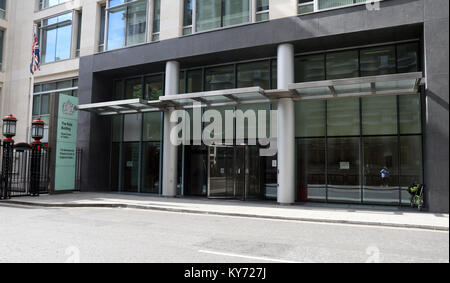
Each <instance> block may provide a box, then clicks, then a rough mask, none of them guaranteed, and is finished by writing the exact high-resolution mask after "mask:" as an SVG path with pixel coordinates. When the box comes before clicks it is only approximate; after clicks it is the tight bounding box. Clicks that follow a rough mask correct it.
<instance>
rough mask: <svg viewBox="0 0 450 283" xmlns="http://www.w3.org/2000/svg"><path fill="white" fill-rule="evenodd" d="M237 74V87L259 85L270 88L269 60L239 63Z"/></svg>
mask: <svg viewBox="0 0 450 283" xmlns="http://www.w3.org/2000/svg"><path fill="white" fill-rule="evenodd" d="M237 76H238V77H237V80H238V82H237V83H238V85H237V87H238V88H241V87H252V86H259V87H261V88H263V89H270V61H267V60H266V61H261V62H252V63H245V64H239V65H238V66H237Z"/></svg>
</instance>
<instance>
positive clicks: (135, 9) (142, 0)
mask: <svg viewBox="0 0 450 283" xmlns="http://www.w3.org/2000/svg"><path fill="white" fill-rule="evenodd" d="M108 3H109V6H108V7H107V8H106V10H107V13H108V35H107V37H108V39H107V49H108V50H111V49H116V48H121V47H124V46H129V45H134V44H139V43H144V42H145V40H146V30H147V1H146V0H135V1H124V0H109V2H108Z"/></svg>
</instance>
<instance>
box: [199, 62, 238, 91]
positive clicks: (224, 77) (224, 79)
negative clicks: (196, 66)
mask: <svg viewBox="0 0 450 283" xmlns="http://www.w3.org/2000/svg"><path fill="white" fill-rule="evenodd" d="M234 78H235V77H234V65H229V66H223V67H216V68H210V69H206V71H205V90H206V91H210V90H221V89H230V88H234V86H235V81H234Z"/></svg>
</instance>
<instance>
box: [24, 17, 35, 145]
mask: <svg viewBox="0 0 450 283" xmlns="http://www.w3.org/2000/svg"><path fill="white" fill-rule="evenodd" d="M35 31H36V25H33V32H32V38H33V40H32V44H34V35H35ZM32 48H33V47H32ZM32 60H33V57H32ZM30 73H31V72H30ZM33 94H34V73H31V76H30V85H29V89H28V121H27V125H28V127H27V134H26V137H27V139H26V140H27V142H31V120H32V119H33Z"/></svg>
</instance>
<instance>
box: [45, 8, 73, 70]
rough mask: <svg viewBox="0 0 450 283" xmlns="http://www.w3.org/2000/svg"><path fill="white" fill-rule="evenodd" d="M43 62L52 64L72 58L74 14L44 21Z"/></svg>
mask: <svg viewBox="0 0 450 283" xmlns="http://www.w3.org/2000/svg"><path fill="white" fill-rule="evenodd" d="M41 29H42V62H43V63H50V62H54V61H59V60H65V59H69V58H70V51H71V50H70V48H71V42H72V13H67V14H64V15H61V16H57V17H53V18H49V19H45V20H43V21H42V28H41Z"/></svg>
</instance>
